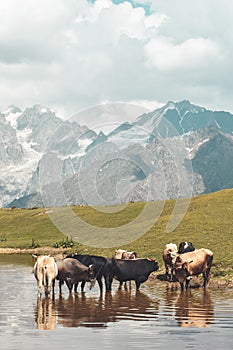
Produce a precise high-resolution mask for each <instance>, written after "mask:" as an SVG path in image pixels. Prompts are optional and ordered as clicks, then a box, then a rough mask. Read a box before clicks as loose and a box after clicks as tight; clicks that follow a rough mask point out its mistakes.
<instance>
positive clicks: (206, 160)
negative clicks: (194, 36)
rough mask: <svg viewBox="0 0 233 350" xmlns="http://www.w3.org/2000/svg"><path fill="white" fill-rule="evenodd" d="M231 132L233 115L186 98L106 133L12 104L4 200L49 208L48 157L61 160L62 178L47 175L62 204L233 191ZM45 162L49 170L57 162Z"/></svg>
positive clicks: (1, 147)
mask: <svg viewBox="0 0 233 350" xmlns="http://www.w3.org/2000/svg"><path fill="white" fill-rule="evenodd" d="M232 135H233V115H232V114H231V113H229V112H225V111H211V110H208V109H206V108H204V107H200V106H196V105H194V104H192V103H190V101H188V100H183V101H180V102H173V101H168V103H167V104H165V105H164V106H162V107H160V108H159V109H156V110H154V111H152V112H150V113H144V114H143V115H140V116H135V120H134V121H131V122H128V121H125V122H123V123H122V124H120V125H119V126H118V127H117V128H115V129H114V130H112V131H111V132H109V133H108V134H106V135H105V134H104V133H103V132H102V131H99V132H98V133H97V132H95V131H94V130H91V129H89V128H88V127H87V126H85V125H83V126H81V125H80V124H79V123H78V122H77V121H72V122H70V121H67V120H63V119H62V118H60V117H57V116H56V114H55V112H53V111H51V110H50V109H49V108H47V107H43V106H41V105H39V104H37V105H35V106H33V107H28V108H26V109H25V110H24V111H22V110H21V109H20V108H18V107H16V106H13V105H12V106H10V107H8V108H7V109H6V110H5V111H3V112H1V113H0V136H1V142H0V162H1V168H2V177H1V181H0V193H1V198H2V199H1V202H0V205H1V206H3V207H4V206H26V207H30V206H33V207H34V206H43V198H41V172H40V170H41V164H43V160H44V159H45V157H46V154H51V155H52V156H53V157H54V164H55V163H57V164H58V163H59V164H61V165H60V168H59V169H58V172H60V174H59V177H58V178H57V179H56V178H53V179H50V180H48V178H46V179H44V181H45V182H46V183H47V182H48V181H50V182H51V184H56V183H58V182H61V184H62V185H61V186H60V187H59V189H58V188H57V187H56V186H54V188H55V190H54V191H55V192H54V193H51V196H53V197H55V198H54V199H53V203H55V204H57V205H71V204H85V205H86V204H90V205H102V204H103V205H113V204H117V203H122V202H128V201H141V200H143V201H144V200H147V199H149V200H156V199H170V198H179V197H180V196H181V197H182V196H185V195H198V194H201V193H209V192H211V191H218V190H220V189H223V188H232V187H233V180H231V174H232V172H231V169H232V168H233V166H232V165H233V164H232V161H231V157H230V153H231V151H232V150H233V148H232V144H233V137H232ZM220 141H221V142H220ZM213 149H214V151H213ZM224 152H225V156H224ZM215 164H218V169H216V167H215ZM46 166H47V167H48V169H47V170H48V173H49V171H50V170H49V169H50V166H52V164H49V163H48V164H47V165H46ZM226 171H227V172H228V173H229V174H230V175H229V176H224V172H226ZM214 174H215V176H214ZM232 175H233V174H232ZM213 177H214V184H212V185H209V183H210V182H211V181H212V180H211V179H212V178H213ZM232 178H233V176H232ZM182 181H183V182H184V184H185V186H186V187H187V189H186V190H184V189H182V190H181V187H182V186H181V182H182ZM42 182H43V181H42ZM42 185H43V183H42ZM63 186H64V188H63ZM185 186H184V185H183V187H185ZM51 187H52V186H51ZM190 187H191V188H192V191H190V190H189V188H190ZM61 189H62V191H64V196H65V197H61V196H60V194H59V191H61ZM148 189H149V191H150V193H148ZM42 193H43V191H42ZM42 197H43V196H42ZM56 197H57V200H56ZM58 198H59V199H58ZM61 198H63V200H62V199H61ZM64 198H65V200H64ZM62 201H63V202H62ZM47 204H49V203H47Z"/></svg>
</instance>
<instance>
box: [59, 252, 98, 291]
mask: <svg viewBox="0 0 233 350" xmlns="http://www.w3.org/2000/svg"><path fill="white" fill-rule="evenodd" d="M56 264H57V267H58V275H57V277H56V279H57V280H59V291H60V294H61V285H62V284H63V283H64V282H65V283H66V285H67V287H68V289H69V292H70V293H71V292H72V288H73V285H74V284H76V283H78V282H81V281H85V282H91V287H92V286H93V285H94V283H95V276H94V266H93V265H90V266H86V265H84V264H82V263H81V262H80V261H78V260H76V259H73V258H65V259H58V260H56Z"/></svg>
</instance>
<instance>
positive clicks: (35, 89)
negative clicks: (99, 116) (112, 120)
mask: <svg viewBox="0 0 233 350" xmlns="http://www.w3.org/2000/svg"><path fill="white" fill-rule="evenodd" d="M136 2H137V4H139V3H141V4H142V5H143V4H144V5H145V4H148V1H147V0H145V1H144V0H137V1H136ZM151 7H152V8H153V9H154V13H151V14H148V13H147V14H146V13H145V10H144V8H143V7H142V8H140V7H136V8H133V6H132V5H131V4H130V2H127V1H122V3H121V4H118V5H116V4H114V3H113V2H112V1H111V0H97V1H96V2H95V3H91V2H89V1H87V0H78V1H77V0H69V1H67V0H40V2H38V1H37V0H21V1H20V4H19V2H18V0H8V1H0V13H1V26H0V77H1V79H0V95H1V104H2V105H1V106H0V110H1V109H4V108H5V107H7V105H9V104H12V103H14V104H16V105H19V107H21V108H24V107H26V106H28V105H32V104H34V103H40V104H43V105H46V106H48V107H50V108H52V109H54V110H55V111H62V113H63V114H65V116H66V117H68V116H70V115H73V114H74V113H76V112H77V111H79V110H81V109H83V108H88V107H89V106H93V105H96V104H100V103H101V102H102V101H106V100H107V101H113V102H114V101H125V102H127V101H155V104H157V102H156V101H159V102H160V103H165V102H166V101H167V100H179V99H184V98H185V99H190V100H191V101H192V102H195V103H200V104H202V105H204V106H211V105H212V108H214V106H218V108H219V107H221V108H222V109H223V108H224V109H233V102H232V101H233V98H232V95H231V91H233V83H232V79H231V78H230V77H231V76H232V74H233V66H232V63H231V61H232V59H231V58H232V54H233V39H232V33H231V22H232V18H231V17H232V16H231V13H232V10H233V4H232V2H230V1H229V0H223V2H213V1H210V0H196V1H195V2H189V1H187V0H180V1H179V2H174V0H166V1H164V0H157V1H156V2H152V1H151Z"/></svg>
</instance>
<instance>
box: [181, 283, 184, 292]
mask: <svg viewBox="0 0 233 350" xmlns="http://www.w3.org/2000/svg"><path fill="white" fill-rule="evenodd" d="M180 289H181V290H182V291H183V290H184V282H180Z"/></svg>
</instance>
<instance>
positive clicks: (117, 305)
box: [35, 291, 159, 330]
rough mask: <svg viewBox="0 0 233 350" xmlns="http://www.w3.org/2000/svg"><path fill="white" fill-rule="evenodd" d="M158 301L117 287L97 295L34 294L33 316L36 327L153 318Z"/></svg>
mask: <svg viewBox="0 0 233 350" xmlns="http://www.w3.org/2000/svg"><path fill="white" fill-rule="evenodd" d="M158 307H159V304H158V302H155V301H152V300H151V298H150V297H149V296H147V295H146V294H144V293H142V292H139V291H137V292H131V291H117V292H116V293H115V294H114V295H112V294H111V293H106V294H105V295H100V296H98V297H96V296H95V297H94V296H86V293H73V294H69V295H68V297H63V296H62V295H60V296H59V298H57V299H50V298H44V299H41V298H38V300H37V308H36V310H35V320H36V323H37V328H38V329H47V330H48V329H50V330H53V329H55V325H56V323H57V324H59V325H62V326H63V327H80V326H82V327H94V328H96V327H102V328H103V327H107V325H108V323H110V322H117V321H120V320H146V319H150V320H151V319H157V317H158Z"/></svg>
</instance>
